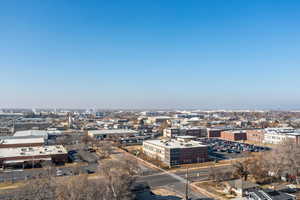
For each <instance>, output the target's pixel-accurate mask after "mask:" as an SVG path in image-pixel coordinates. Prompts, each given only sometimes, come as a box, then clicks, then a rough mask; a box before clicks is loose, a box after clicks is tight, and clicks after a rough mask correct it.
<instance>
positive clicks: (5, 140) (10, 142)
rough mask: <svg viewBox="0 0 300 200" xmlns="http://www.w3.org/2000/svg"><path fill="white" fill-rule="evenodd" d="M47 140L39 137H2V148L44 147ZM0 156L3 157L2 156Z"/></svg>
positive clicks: (0, 145)
mask: <svg viewBox="0 0 300 200" xmlns="http://www.w3.org/2000/svg"><path fill="white" fill-rule="evenodd" d="M44 144H45V138H43V137H39V136H29V137H28V136H18V137H14V136H13V137H12V136H6V137H0V148H14V147H35V146H43V145H44ZM0 156H2V155H1V154H0Z"/></svg>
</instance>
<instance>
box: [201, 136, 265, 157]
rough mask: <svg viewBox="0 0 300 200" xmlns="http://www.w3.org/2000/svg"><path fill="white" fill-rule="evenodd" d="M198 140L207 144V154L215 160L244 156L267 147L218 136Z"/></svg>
mask: <svg viewBox="0 0 300 200" xmlns="http://www.w3.org/2000/svg"><path fill="white" fill-rule="evenodd" d="M198 141H200V142H202V143H203V144H206V145H208V146H209V156H210V157H211V158H212V159H215V160H224V159H234V158H239V157H244V156H245V154H247V153H249V152H263V151H268V150H270V148H269V147H263V146H256V145H252V144H246V143H240V142H233V141H227V140H222V139H219V138H200V139H198Z"/></svg>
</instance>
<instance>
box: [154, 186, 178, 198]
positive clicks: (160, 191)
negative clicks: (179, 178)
mask: <svg viewBox="0 0 300 200" xmlns="http://www.w3.org/2000/svg"><path fill="white" fill-rule="evenodd" d="M152 192H153V193H154V194H155V195H160V196H174V197H179V198H183V197H182V196H180V195H178V194H177V193H175V192H173V191H171V190H168V189H167V188H157V189H154V190H152Z"/></svg>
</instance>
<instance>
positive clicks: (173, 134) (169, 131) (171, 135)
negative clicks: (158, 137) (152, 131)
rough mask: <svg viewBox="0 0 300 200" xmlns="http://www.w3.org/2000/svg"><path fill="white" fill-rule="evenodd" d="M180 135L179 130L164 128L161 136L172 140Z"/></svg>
mask: <svg viewBox="0 0 300 200" xmlns="http://www.w3.org/2000/svg"><path fill="white" fill-rule="evenodd" d="M178 135H180V128H166V129H164V130H163V136H164V137H168V138H174V137H176V136H178Z"/></svg>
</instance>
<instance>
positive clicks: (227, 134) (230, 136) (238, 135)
mask: <svg viewBox="0 0 300 200" xmlns="http://www.w3.org/2000/svg"><path fill="white" fill-rule="evenodd" d="M221 138H222V139H224V140H230V141H239V140H247V133H246V131H245V130H239V131H222V132H221Z"/></svg>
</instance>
